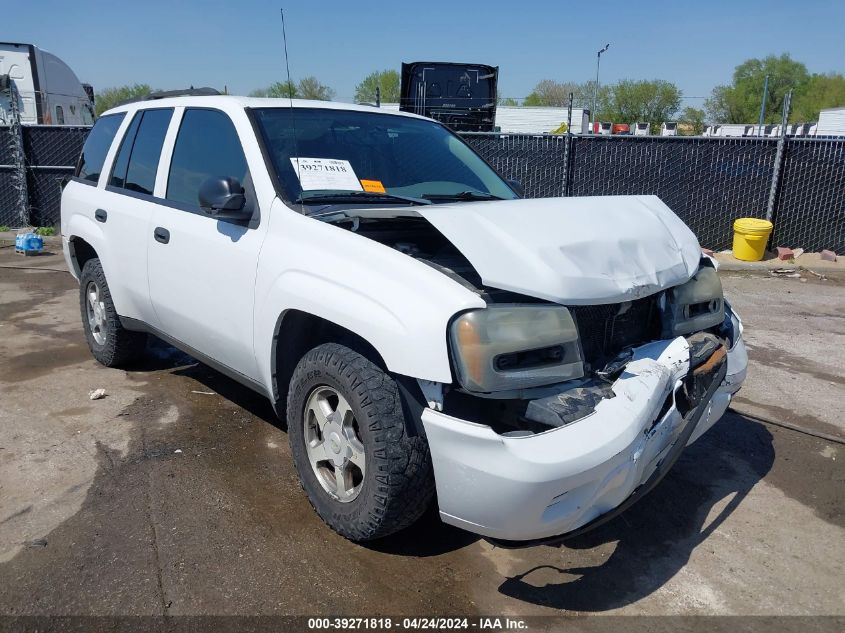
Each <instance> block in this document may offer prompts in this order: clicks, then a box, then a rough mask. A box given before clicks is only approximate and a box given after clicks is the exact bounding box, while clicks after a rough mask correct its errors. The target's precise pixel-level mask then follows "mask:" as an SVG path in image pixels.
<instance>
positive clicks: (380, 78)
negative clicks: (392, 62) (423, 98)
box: [355, 70, 400, 103]
mask: <svg viewBox="0 0 845 633" xmlns="http://www.w3.org/2000/svg"><path fill="white" fill-rule="evenodd" d="M399 80H400V78H399V73H398V72H396V71H395V70H377V71H375V72H372V73H370V74H369V75H367V76H366V77H364V79H363V80H362V81H361V83H359V84H358V85H357V86H355V101H356V102H357V103H375V102H376V86H378V87H379V88H380V89H381V102H382V103H399Z"/></svg>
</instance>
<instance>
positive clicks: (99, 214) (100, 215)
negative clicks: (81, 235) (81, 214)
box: [94, 209, 109, 222]
mask: <svg viewBox="0 0 845 633" xmlns="http://www.w3.org/2000/svg"><path fill="white" fill-rule="evenodd" d="M94 219H95V220H97V222H105V221H106V220H108V219H109V214H108V213H107V212H106V210H105V209H97V210H96V211H94Z"/></svg>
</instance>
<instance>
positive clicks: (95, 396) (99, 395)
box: [88, 389, 106, 400]
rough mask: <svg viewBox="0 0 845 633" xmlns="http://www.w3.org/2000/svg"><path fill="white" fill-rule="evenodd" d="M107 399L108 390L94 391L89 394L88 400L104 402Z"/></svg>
mask: <svg viewBox="0 0 845 633" xmlns="http://www.w3.org/2000/svg"><path fill="white" fill-rule="evenodd" d="M105 397H106V390H105V389H94V390H93V391H89V392H88V399H89V400H102V399H103V398H105Z"/></svg>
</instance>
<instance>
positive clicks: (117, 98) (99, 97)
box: [94, 84, 153, 116]
mask: <svg viewBox="0 0 845 633" xmlns="http://www.w3.org/2000/svg"><path fill="white" fill-rule="evenodd" d="M151 92H153V89H152V88H150V87H149V85H147V84H132V85H131V86H129V85H127V86H118V87H117V88H106V89H105V90H101V91H100V92H99V93H97V94H96V96H95V99H94V109H95V111H96V113H97V116H100V115H101V114H102V113H103V112H105V111H106V110H109V109H111V108H113V107H115V106H116V105H117V104H119V103H121V102H122V101H127V100H129V99H138V98H140V97H145V96H147V95H148V94H150V93H151Z"/></svg>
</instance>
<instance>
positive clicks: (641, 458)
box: [422, 334, 747, 546]
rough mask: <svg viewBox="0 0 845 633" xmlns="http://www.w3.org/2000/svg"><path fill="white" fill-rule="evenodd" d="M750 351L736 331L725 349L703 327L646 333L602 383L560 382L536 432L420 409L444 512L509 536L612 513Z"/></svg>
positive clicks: (564, 531)
mask: <svg viewBox="0 0 845 633" xmlns="http://www.w3.org/2000/svg"><path fill="white" fill-rule="evenodd" d="M746 362H747V359H746V357H745V348H744V346H743V344H742V341H741V339H740V340H739V341H738V342H737V343H736V344H735V345H734V347H733V348H732V349H731V350H730V351H728V350H727V349H726V347H725V346H724V344H723V343H722V342H721V340H720V339H718V338H716V337H715V336H712V335H710V334H696V335H693V336H690V337H688V338H684V337H677V338H675V339H671V340H664V341H657V342H654V343H649V344H647V345H643V346H641V347H639V348H635V349H634V350H633V354H632V357H631V359H630V360H629V361H628V362H627V364H625V365H624V367H622V368H621V369H620V370H619V372H618V374H616V377H615V380H614V381H613V382H612V383H609V384H608V385H607V388H606V389H605V388H598V390H596V389H587V390H586V391H584V390H582V391H581V392H575V393H568V392H567V393H564V394H561V395H562V396H563V397H561V398H560V399H559V401H560V403H562V405H561V406H562V409H563V415H562V416H560V421H559V422H558V424H557V425H556V428H551V429H550V430H548V431H545V432H541V433H537V434H533V435H517V436H509V435H499V434H497V433H496V432H494V431H493V430H492V429H491V428H490V427H489V426H487V425H483V424H477V423H473V422H468V421H465V420H461V419H458V418H455V417H452V416H449V415H447V414H444V413H441V412H437V411H434V410H432V409H426V410H425V411H424V412H423V415H422V421H423V424H424V426H425V430H426V434H427V437H428V442H429V446H430V449H431V455H432V460H433V464H434V474H435V480H436V483H437V497H438V503H439V506H440V516H441V518H442V519H443V521H444V522H446V523H450V524H453V525H456V526H459V527H462V528H464V529H467V530H469V531H471V532H475V533H478V534H482V535H484V536H488V537H490V538H493V539H497V540H499V541H510V542H512V543H510V544H511V545H514V546H516V545H518V546H524V545H529V544H532V543H536V542H540V541H543V542H548V541H549V540H561V539H562V538H569V537H571V536H574V535H576V534H580V533H582V532H584V531H586V530H589V529H592V528H594V527H596V526H598V525H600V524H602V523H604V522H606V521H609V520H610V519H611V518H613V517H615V516H617V515H618V514H619V513H621V512H623V511H624V510H625V509H627V508H628V507H630V506H631V505H632V504H633V503H635V502H636V501H637V500H638V499H640V498H641V497H642V496H643V495H645V494H646V493H647V492H648V491H649V490H651V489H652V488H654V486H656V485H657V484H658V483H659V482H660V480H661V479H662V478H663V477H664V476H665V474H666V472H667V471H668V470H669V469H670V468H671V467H672V465H673V464H674V463H675V462H676V461H677V459H678V457H679V456H680V454H681V452H682V451H683V449H684V447H685V446H687V445H688V444H689V443H691V442H692V441H694V440H695V439H696V438H697V437H698V436H699V435H700V434H701V433H703V432H704V430H706V428H709V426H711V425H712V424H713V423H714V422H715V421H716V420H717V419H718V418H719V417H721V415H722V414H723V413H724V410H725V409H726V408H727V406H728V404H729V402H730V397H731V394H732V393H733V392H735V391H736V390H737V389H738V388H739V385H740V383H741V382H742V379H743V378H744V375H745V364H746ZM544 400H548V398H544ZM579 403H580V404H579ZM544 404H545V405H546V406H544V407H542V409H543V411H545V413H544V414H549V415H551V414H550V413H549V412H550V411H551V412H552V413H554V414H555V415H560V411H554V410H553V409H551V408H549V406H548V404H549V403H548V402H546V403H544ZM590 407H591V410H590V411H589V412H587V409H589V408H590ZM564 418H565V419H564ZM567 420H572V421H567ZM516 541H519V543H516ZM503 544H504V543H503Z"/></svg>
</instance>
